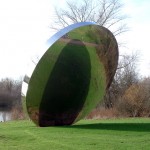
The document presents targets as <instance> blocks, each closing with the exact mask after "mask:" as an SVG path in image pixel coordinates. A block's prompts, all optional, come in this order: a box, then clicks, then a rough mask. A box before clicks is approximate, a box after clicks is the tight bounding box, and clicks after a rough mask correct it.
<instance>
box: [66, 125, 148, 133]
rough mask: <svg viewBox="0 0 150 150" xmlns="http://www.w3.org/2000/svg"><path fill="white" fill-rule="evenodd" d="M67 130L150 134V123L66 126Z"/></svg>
mask: <svg viewBox="0 0 150 150" xmlns="http://www.w3.org/2000/svg"><path fill="white" fill-rule="evenodd" d="M65 128H74V129H93V130H94V129H97V130H116V131H136V132H150V123H95V124H82V125H72V126H65Z"/></svg>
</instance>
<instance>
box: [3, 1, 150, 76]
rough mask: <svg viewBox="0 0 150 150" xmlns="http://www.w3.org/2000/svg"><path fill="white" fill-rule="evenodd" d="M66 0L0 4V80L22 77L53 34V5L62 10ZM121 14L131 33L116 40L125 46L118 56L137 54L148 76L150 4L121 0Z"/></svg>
mask: <svg viewBox="0 0 150 150" xmlns="http://www.w3.org/2000/svg"><path fill="white" fill-rule="evenodd" d="M64 1H65V0H55V1H54V0H13V1H12V0H5V1H0V78H6V77H11V78H14V79H18V78H20V77H23V76H24V74H25V73H26V72H28V71H27V70H28V68H29V66H30V62H31V61H32V60H34V59H35V56H36V54H37V53H38V52H39V51H40V50H42V49H43V48H44V44H45V42H46V41H47V39H49V38H50V37H51V36H52V35H53V34H54V32H52V31H51V30H50V24H51V23H53V21H54V6H62V7H64ZM122 1H123V3H124V8H123V12H124V13H125V14H127V15H128V16H129V18H128V19H127V20H126V23H127V25H128V26H129V29H130V31H128V32H127V33H125V34H123V35H121V36H120V37H117V40H118V41H122V42H124V43H126V44H125V47H122V48H120V50H119V51H120V54H122V53H127V54H132V53H133V52H135V51H138V53H139V54H140V58H139V62H138V64H139V65H138V68H139V73H140V74H141V75H142V76H150V59H149V58H150V51H149V47H150V46H149V39H150V38H149V36H150V28H149V27H150V9H149V8H150V1H149V0H142V1H141V0H122Z"/></svg>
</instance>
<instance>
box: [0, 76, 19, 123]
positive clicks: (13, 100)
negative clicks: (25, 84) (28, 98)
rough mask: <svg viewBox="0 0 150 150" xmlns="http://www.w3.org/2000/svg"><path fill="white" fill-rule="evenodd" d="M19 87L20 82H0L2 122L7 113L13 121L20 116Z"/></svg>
mask: <svg viewBox="0 0 150 150" xmlns="http://www.w3.org/2000/svg"><path fill="white" fill-rule="evenodd" d="M21 85H22V82H21V80H13V79H9V78H5V79H2V80H1V81H0V112H3V116H2V117H3V120H4V121H5V120H6V115H5V113H7V112H12V118H15V119H17V118H18V117H19V115H21V112H22V103H21ZM14 112H16V113H14Z"/></svg>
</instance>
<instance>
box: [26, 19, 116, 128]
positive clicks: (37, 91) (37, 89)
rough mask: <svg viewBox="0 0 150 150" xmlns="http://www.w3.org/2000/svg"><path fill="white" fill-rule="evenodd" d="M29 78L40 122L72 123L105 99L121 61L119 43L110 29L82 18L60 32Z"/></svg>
mask: <svg viewBox="0 0 150 150" xmlns="http://www.w3.org/2000/svg"><path fill="white" fill-rule="evenodd" d="M48 44H49V48H48V50H47V51H46V52H45V53H44V55H43V56H42V57H41V59H40V60H39V62H38V64H37V65H36V67H35V69H34V71H33V73H32V76H31V78H30V81H29V85H28V91H27V95H26V107H27V112H28V115H29V117H30V118H31V120H32V121H33V122H34V123H35V124H37V125H38V126H41V127H45V126H58V125H71V124H73V123H75V122H77V121H79V120H80V119H82V118H84V117H85V116H86V115H87V114H88V113H89V112H90V111H91V110H92V109H93V108H94V107H95V106H96V105H97V103H98V102H99V101H100V100H102V99H103V97H104V95H105V92H106V90H107V89H108V88H109V86H110V84H111V82H112V80H113V77H114V74H115V71H116V68H117V64H118V46H117V42H116V39H115V38H114V36H113V34H112V33H111V32H110V31H109V30H108V29H106V28H104V27H101V26H98V25H96V24H93V23H90V22H88V23H87V22H85V23H84V22H83V23H77V24H74V25H71V26H68V27H66V28H64V29H63V30H61V31H59V32H58V33H56V34H55V35H54V36H53V37H52V38H51V39H50V40H49V41H48Z"/></svg>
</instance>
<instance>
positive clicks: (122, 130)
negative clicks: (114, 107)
mask: <svg viewBox="0 0 150 150" xmlns="http://www.w3.org/2000/svg"><path fill="white" fill-rule="evenodd" d="M0 149H1V150H7V149H9V150H13V149H15V150H28V149H29V150H34V149H35V150H101V149H102V150H105V149H108V150H112V149H113V150H128V149H129V150H130V149H131V150H134V149H135V150H138V149H139V150H142V149H143V150H146V149H147V150H149V149H150V119H148V118H136V119H111V120H109V119H108V120H82V121H80V122H78V123H77V124H75V125H72V126H62V127H45V128H41V127H36V126H35V125H34V124H33V123H32V122H31V121H10V122H5V123H0Z"/></svg>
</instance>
